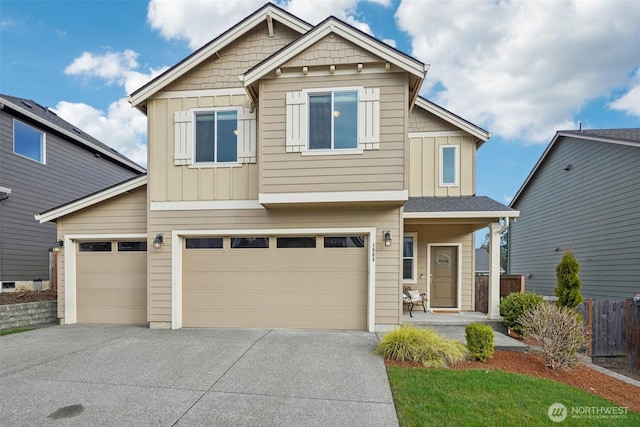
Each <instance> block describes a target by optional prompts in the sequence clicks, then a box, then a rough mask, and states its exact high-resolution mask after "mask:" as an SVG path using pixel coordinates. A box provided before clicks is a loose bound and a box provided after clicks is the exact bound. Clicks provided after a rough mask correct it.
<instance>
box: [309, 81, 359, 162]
mask: <svg viewBox="0 0 640 427" xmlns="http://www.w3.org/2000/svg"><path fill="white" fill-rule="evenodd" d="M356 148H358V92H329V93H312V94H309V150H344V149H352V150H353V149H356Z"/></svg>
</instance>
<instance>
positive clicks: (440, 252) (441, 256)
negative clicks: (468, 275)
mask: <svg viewBox="0 0 640 427" xmlns="http://www.w3.org/2000/svg"><path fill="white" fill-rule="evenodd" d="M430 259H431V292H430V294H431V296H430V299H431V304H430V305H431V308H453V307H456V306H457V303H458V248H457V247H456V246H432V247H431V256H430Z"/></svg>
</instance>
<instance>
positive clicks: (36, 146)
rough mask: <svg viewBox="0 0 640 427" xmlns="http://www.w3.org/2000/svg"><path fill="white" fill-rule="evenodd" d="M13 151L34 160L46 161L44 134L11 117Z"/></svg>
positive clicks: (43, 162)
mask: <svg viewBox="0 0 640 427" xmlns="http://www.w3.org/2000/svg"><path fill="white" fill-rule="evenodd" d="M13 152H14V153H15V154H18V155H19V156H22V157H26V158H28V159H31V160H35V161H36V162H39V163H42V164H45V163H46V155H45V152H46V134H45V133H44V132H42V131H41V130H38V129H36V128H34V127H33V126H30V125H28V124H26V123H23V122H21V121H20V120H17V119H13Z"/></svg>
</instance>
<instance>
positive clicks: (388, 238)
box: [382, 230, 391, 247]
mask: <svg viewBox="0 0 640 427" xmlns="http://www.w3.org/2000/svg"><path fill="white" fill-rule="evenodd" d="M382 236H383V237H384V245H385V246H386V247H389V246H391V232H390V231H388V230H387V231H383V232H382Z"/></svg>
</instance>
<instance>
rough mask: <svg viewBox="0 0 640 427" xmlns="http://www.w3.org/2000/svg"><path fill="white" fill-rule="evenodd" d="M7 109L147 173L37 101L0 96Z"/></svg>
mask: <svg viewBox="0 0 640 427" xmlns="http://www.w3.org/2000/svg"><path fill="white" fill-rule="evenodd" d="M6 108H9V109H11V110H13V111H14V112H17V113H19V114H21V115H23V116H26V117H29V118H30V119H31V120H34V121H36V122H38V123H39V124H40V125H42V126H43V127H45V128H47V129H49V130H51V131H53V132H57V133H59V134H62V135H64V136H65V137H67V138H69V139H70V140H72V141H74V142H75V143H77V144H79V145H81V146H83V147H84V148H86V149H87V150H90V151H93V152H95V153H97V154H100V155H101V156H104V157H106V158H108V159H109V160H111V161H114V162H116V163H119V164H121V165H123V166H125V167H127V168H129V169H131V170H133V171H135V172H138V173H143V172H146V170H145V168H143V167H142V166H140V165H138V164H137V163H135V162H133V161H132V160H131V159H129V158H127V157H125V156H123V155H122V154H120V153H118V152H117V151H116V150H114V149H113V148H111V147H109V146H108V145H106V144H104V143H102V142H100V141H98V140H97V139H95V138H94V137H92V136H91V135H89V134H87V133H85V132H83V131H82V130H80V129H78V128H77V127H75V126H74V125H72V124H71V123H69V122H67V121H65V120H63V119H61V118H60V117H58V115H57V114H56V113H54V112H53V111H51V110H49V109H48V108H47V107H43V106H42V105H40V104H38V103H37V102H35V101H32V100H30V99H24V98H18V97H17V96H9V95H3V94H0V109H6Z"/></svg>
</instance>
